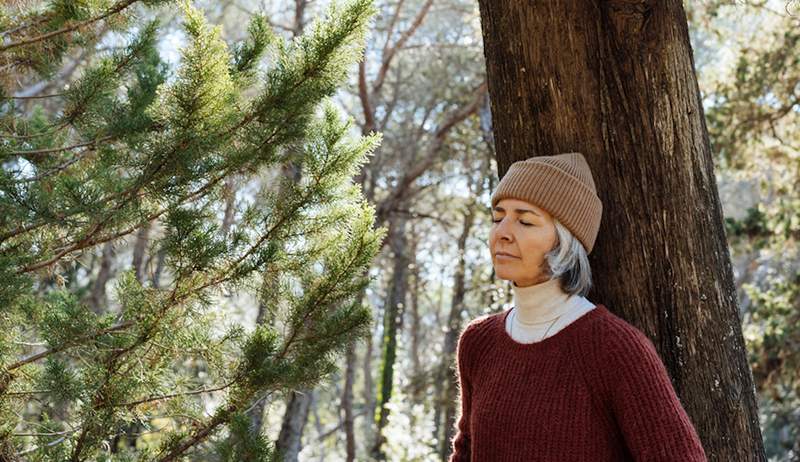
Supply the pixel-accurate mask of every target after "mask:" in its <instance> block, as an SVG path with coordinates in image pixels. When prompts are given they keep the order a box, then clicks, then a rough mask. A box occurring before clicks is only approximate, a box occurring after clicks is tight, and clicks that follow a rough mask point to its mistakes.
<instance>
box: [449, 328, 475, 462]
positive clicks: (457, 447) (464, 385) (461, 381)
mask: <svg viewBox="0 0 800 462" xmlns="http://www.w3.org/2000/svg"><path fill="white" fill-rule="evenodd" d="M467 327H469V326H467ZM466 333H467V329H465V330H464V332H462V333H461V335H460V336H459V338H458V348H457V352H456V364H457V369H458V388H459V391H460V392H459V396H460V399H459V401H460V403H461V412H460V415H459V417H458V423H457V425H456V435H455V437H454V438H453V440H452V448H453V452H452V454H451V455H450V458H449V459H448V462H468V461H469V460H470V434H469V414H470V404H471V403H472V384H471V383H470V380H469V376H468V374H467V371H466V356H467V354H466V353H465V348H464V347H465V344H466V342H465V341H464V340H465V337H466Z"/></svg>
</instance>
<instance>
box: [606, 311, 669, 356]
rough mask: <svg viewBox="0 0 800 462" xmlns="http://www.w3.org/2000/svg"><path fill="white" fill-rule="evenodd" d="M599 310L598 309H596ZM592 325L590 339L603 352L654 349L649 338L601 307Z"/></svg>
mask: <svg viewBox="0 0 800 462" xmlns="http://www.w3.org/2000/svg"><path fill="white" fill-rule="evenodd" d="M598 308H599V307H598ZM603 308H604V309H602V310H601V311H600V312H599V313H598V314H599V315H598V316H596V318H595V322H594V323H593V324H592V337H593V338H594V340H595V342H598V343H599V345H595V346H599V347H601V348H602V350H604V351H609V352H613V353H615V354H616V353H619V352H621V351H622V350H627V351H630V350H631V349H633V351H640V350H641V349H642V348H647V347H652V348H655V346H654V345H653V342H652V341H651V340H650V337H648V336H647V334H645V333H644V332H643V331H642V330H641V329H639V328H638V327H636V326H634V325H633V324H631V323H630V322H628V321H627V320H625V319H624V318H622V317H620V316H618V315H617V314H615V313H613V312H612V311H611V310H609V309H608V308H606V307H605V306H604V307H603Z"/></svg>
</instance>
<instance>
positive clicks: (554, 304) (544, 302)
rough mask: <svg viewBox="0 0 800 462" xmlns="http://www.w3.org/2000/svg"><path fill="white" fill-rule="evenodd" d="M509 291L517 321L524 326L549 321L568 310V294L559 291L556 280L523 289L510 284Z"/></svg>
mask: <svg viewBox="0 0 800 462" xmlns="http://www.w3.org/2000/svg"><path fill="white" fill-rule="evenodd" d="M511 290H512V292H513V294H514V306H516V307H517V308H519V314H518V315H517V316H518V319H519V321H520V322H522V323H524V324H531V323H537V322H546V321H551V320H553V319H554V318H555V317H557V316H559V315H561V314H563V313H564V312H565V311H566V310H568V308H569V306H568V305H569V304H568V303H566V302H567V301H568V300H569V298H570V294H569V293H567V292H564V291H563V290H562V289H561V285H560V283H559V280H558V278H554V279H549V280H547V281H545V282H541V283H539V284H534V285H531V286H525V287H519V286H517V283H516V282H512V283H511Z"/></svg>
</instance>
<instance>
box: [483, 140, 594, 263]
mask: <svg viewBox="0 0 800 462" xmlns="http://www.w3.org/2000/svg"><path fill="white" fill-rule="evenodd" d="M506 198H512V199H520V200H524V201H527V202H530V203H531V204H533V205H535V206H537V207H540V208H543V209H545V210H547V212H548V213H550V215H552V216H554V217H556V218H558V220H559V221H560V222H561V223H562V224H563V225H564V226H565V227H566V228H567V229H569V230H570V232H571V233H572V234H574V235H575V237H576V238H578V240H579V241H581V243H582V244H583V246H584V248H585V249H586V253H587V254H589V253H591V252H592V248H593V247H594V241H595V239H596V238H597V232H598V230H599V229H600V219H601V218H602V215H603V203H602V202H601V201H600V198H599V197H598V196H597V190H596V188H595V186H594V180H593V179H592V172H591V170H590V169H589V164H587V163H586V159H585V158H584V157H583V154H581V153H579V152H569V153H565V154H558V155H554V156H538V157H531V158H530V159H526V160H520V161H517V162H514V163H513V164H511V167H509V169H508V172H506V174H505V176H503V179H502V180H500V184H498V185H497V189H495V191H494V194H492V208H494V206H495V205H497V203H498V202H500V200H502V199H506Z"/></svg>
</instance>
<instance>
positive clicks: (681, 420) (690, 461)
mask: <svg viewBox="0 0 800 462" xmlns="http://www.w3.org/2000/svg"><path fill="white" fill-rule="evenodd" d="M626 331H629V332H625V333H624V334H622V335H617V336H614V338H613V339H612V340H610V342H609V343H610V345H609V348H608V353H611V355H610V356H607V358H609V361H608V362H607V363H606V364H607V365H608V366H607V367H608V372H609V376H610V380H609V381H610V383H611V390H610V396H611V408H612V410H613V413H614V416H615V418H616V420H617V423H618V424H619V427H620V429H621V431H622V434H623V436H624V438H625V444H626V446H627V447H628V449H629V450H630V451H631V454H632V455H633V458H634V460H637V461H649V462H678V461H680V462H706V461H707V459H706V454H705V452H704V450H703V447H702V445H701V443H700V438H699V436H698V435H697V432H696V430H695V428H694V426H693V425H692V422H691V419H690V418H689V416H688V414H687V413H686V411H685V410H684V408H683V405H682V404H681V402H680V400H679V399H678V396H677V395H676V393H675V389H674V388H673V386H672V382H671V381H670V377H669V375H668V373H667V369H666V367H665V366H664V363H663V362H662V361H661V357H660V356H659V355H658V352H657V350H656V348H655V346H654V345H653V342H652V341H651V340H650V338H649V337H647V336H646V335H645V334H644V333H643V332H641V331H640V330H638V329H637V328H635V327H633V326H630V327H629V328H628V329H626Z"/></svg>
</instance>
